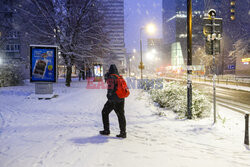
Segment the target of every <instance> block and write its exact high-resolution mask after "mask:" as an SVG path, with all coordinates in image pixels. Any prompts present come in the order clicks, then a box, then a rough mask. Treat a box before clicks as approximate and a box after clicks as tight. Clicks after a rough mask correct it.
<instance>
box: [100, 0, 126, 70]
mask: <svg viewBox="0 0 250 167" xmlns="http://www.w3.org/2000/svg"><path fill="white" fill-rule="evenodd" d="M102 3H103V7H104V10H105V11H104V15H105V23H106V25H105V29H106V31H107V32H108V38H109V43H110V45H109V46H110V49H111V52H112V54H111V55H110V56H112V57H113V58H114V59H116V60H117V61H118V62H119V64H117V66H118V67H119V68H120V70H124V68H125V52H126V51H125V43H124V0H102Z"/></svg>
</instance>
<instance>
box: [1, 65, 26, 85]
mask: <svg viewBox="0 0 250 167" xmlns="http://www.w3.org/2000/svg"><path fill="white" fill-rule="evenodd" d="M23 79H24V77H23V73H22V70H21V67H20V66H18V65H14V64H8V66H4V67H1V68H0V87H3V86H16V85H20V84H22V83H23Z"/></svg>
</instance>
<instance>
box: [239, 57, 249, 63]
mask: <svg viewBox="0 0 250 167" xmlns="http://www.w3.org/2000/svg"><path fill="white" fill-rule="evenodd" d="M241 61H242V62H243V63H245V62H250V58H244V59H241Z"/></svg>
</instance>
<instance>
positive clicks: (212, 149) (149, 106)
mask: <svg viewBox="0 0 250 167" xmlns="http://www.w3.org/2000/svg"><path fill="white" fill-rule="evenodd" d="M54 89H55V93H56V94H58V95H59V96H58V97H57V98H54V99H52V100H37V99H34V98H29V97H30V95H31V94H32V93H33V92H34V86H33V85H32V86H31V85H30V84H28V85H26V86H19V87H7V88H0V106H1V107H0V126H1V127H0V166H1V167H59V166H60V167H98V166H100V167H105V166H113V167H134V166H141V167H152V166H154V167H162V166H170V167H179V166H180V167H188V166H190V167H191V166H192V167H194V166H195V167H196V166H208V167H210V166H215V167H217V166H218V167H230V166H232V167H237V166H246V167H247V166H250V158H249V157H250V150H249V149H248V148H246V147H245V146H244V145H243V139H244V116H243V115H242V114H239V113H235V112H232V111H230V110H228V109H225V108H222V107H218V110H219V115H220V118H219V119H218V123H217V124H216V125H213V124H212V122H213V120H212V117H211V118H206V119H203V120H177V119H175V118H176V115H175V114H174V113H172V112H171V111H169V112H167V115H166V117H160V116H158V115H157V113H158V112H159V111H160V110H162V109H159V108H157V107H156V106H155V105H154V104H153V103H152V102H150V101H149V99H148V96H147V94H146V93H144V92H142V91H140V90H131V95H130V96H129V97H128V98H127V99H126V102H125V113H126V118H127V132H128V137H127V138H126V139H118V138H116V137H115V135H116V134H117V133H119V129H118V121H117V118H116V115H115V113H114V112H112V113H111V115H110V122H111V135H110V136H100V135H99V134H98V132H99V130H102V121H101V110H102V107H103V105H104V103H105V102H106V90H103V89H86V82H73V84H72V86H71V87H70V88H67V87H65V86H64V83H58V84H55V86H54Z"/></svg>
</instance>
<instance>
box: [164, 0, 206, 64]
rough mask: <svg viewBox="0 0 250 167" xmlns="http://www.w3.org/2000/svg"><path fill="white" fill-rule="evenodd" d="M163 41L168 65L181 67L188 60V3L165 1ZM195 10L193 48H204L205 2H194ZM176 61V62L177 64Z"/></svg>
mask: <svg viewBox="0 0 250 167" xmlns="http://www.w3.org/2000/svg"><path fill="white" fill-rule="evenodd" d="M162 2H163V5H162V6H163V13H162V16H163V24H162V25H163V40H164V44H165V52H167V53H166V55H165V56H167V57H168V63H167V64H172V65H178V66H181V65H183V63H185V62H186V58H187V30H186V29H187V28H186V27H187V1H186V0H163V1H162ZM192 10H193V18H192V19H193V21H192V24H193V34H192V37H193V38H192V40H193V48H195V47H197V48H198V47H199V46H203V45H204V43H203V34H202V33H203V31H202V30H203V25H202V19H203V16H204V1H200V0H194V1H193V3H192ZM175 60H176V62H175Z"/></svg>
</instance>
